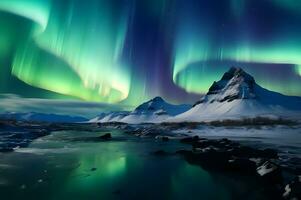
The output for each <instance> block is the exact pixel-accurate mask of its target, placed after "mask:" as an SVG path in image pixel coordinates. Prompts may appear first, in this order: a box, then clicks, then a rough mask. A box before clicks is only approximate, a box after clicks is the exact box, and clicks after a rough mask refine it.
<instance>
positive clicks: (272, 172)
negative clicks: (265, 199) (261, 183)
mask: <svg viewBox="0 0 301 200" xmlns="http://www.w3.org/2000/svg"><path fill="white" fill-rule="evenodd" d="M257 173H258V174H259V175H260V177H262V178H263V179H264V180H266V181H268V182H272V183H275V184H277V183H281V182H282V181H283V179H282V175H281V168H280V166H278V165H277V164H275V163H273V162H271V161H266V162H264V163H263V164H262V165H261V166H259V167H257Z"/></svg>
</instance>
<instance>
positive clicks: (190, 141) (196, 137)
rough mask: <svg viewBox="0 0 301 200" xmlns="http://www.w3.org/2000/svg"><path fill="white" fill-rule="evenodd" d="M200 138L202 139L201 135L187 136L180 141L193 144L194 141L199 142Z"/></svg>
mask: <svg viewBox="0 0 301 200" xmlns="http://www.w3.org/2000/svg"><path fill="white" fill-rule="evenodd" d="M199 139H200V138H199V136H193V137H186V138H183V139H181V140H180V142H182V143H188V144H192V143H194V142H197V141H198V140H199Z"/></svg>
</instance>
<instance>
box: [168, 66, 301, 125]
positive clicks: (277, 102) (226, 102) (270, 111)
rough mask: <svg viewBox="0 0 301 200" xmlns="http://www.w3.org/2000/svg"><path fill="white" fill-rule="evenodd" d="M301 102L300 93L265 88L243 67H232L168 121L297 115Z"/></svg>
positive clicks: (300, 114)
mask: <svg viewBox="0 0 301 200" xmlns="http://www.w3.org/2000/svg"><path fill="white" fill-rule="evenodd" d="M300 105H301V98H300V97H292V96H285V95H282V94H279V93H277V92H273V91H269V90H267V89H264V88H262V87H261V86H259V85H258V84H257V83H256V82H255V79H254V78H253V77H252V76H251V75H250V74H248V73H247V72H245V71H244V70H243V69H241V68H234V67H232V68H231V69H230V70H229V71H227V72H226V73H225V74H224V75H223V76H222V78H221V79H220V80H219V81H217V82H214V83H213V84H212V86H211V87H210V88H209V91H208V93H207V94H206V95H205V96H203V97H202V98H201V100H200V101H198V102H196V103H195V104H194V105H193V108H191V109H190V110H188V111H187V112H185V113H182V114H179V115H177V116H175V117H174V118H173V119H171V120H170V121H171V122H182V121H197V122H198V121H213V120H224V119H242V118H254V117H262V116H269V117H271V116H273V117H278V118H279V117H285V118H286V117H290V118H291V117H294V118H299V117H300V116H301V112H300V111H301V106H300Z"/></svg>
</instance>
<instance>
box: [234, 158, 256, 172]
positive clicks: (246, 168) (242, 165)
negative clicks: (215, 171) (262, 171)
mask: <svg viewBox="0 0 301 200" xmlns="http://www.w3.org/2000/svg"><path fill="white" fill-rule="evenodd" d="M228 169H229V170H231V171H235V172H242V173H248V174H255V173H256V163H255V162H253V161H251V160H249V159H247V158H235V159H231V160H229V161H228Z"/></svg>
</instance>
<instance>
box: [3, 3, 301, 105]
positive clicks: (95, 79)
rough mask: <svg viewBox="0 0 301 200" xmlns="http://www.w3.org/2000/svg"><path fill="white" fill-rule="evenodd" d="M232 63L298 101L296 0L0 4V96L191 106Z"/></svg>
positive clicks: (300, 36)
mask: <svg viewBox="0 0 301 200" xmlns="http://www.w3.org/2000/svg"><path fill="white" fill-rule="evenodd" d="M231 66H239V67H242V68H243V69H245V70H246V71H247V72H249V73H250V74H252V75H253V76H254V78H255V80H256V81H257V82H258V83H259V84H260V85H261V86H263V87H265V88H267V89H270V90H274V91H277V92H280V93H283V94H287V95H297V96H301V1H300V0H136V1H135V0H119V1H118V0H0V93H3V94H4V93H5V94H6V93H11V94H17V95H20V96H23V97H33V98H46V99H82V100H83V101H94V102H104V103H120V102H122V103H125V104H127V105H137V104H139V103H141V101H144V100H146V99H149V98H152V97H154V96H158V95H159V96H162V97H164V98H165V99H167V100H169V101H171V102H174V103H180V102H193V101H195V100H196V99H198V98H199V97H200V96H201V95H202V94H204V93H206V92H207V90H208V88H209V87H210V85H211V84H212V82H213V81H215V80H219V79H220V77H221V76H222V74H223V73H224V72H225V71H226V70H228V69H229V68H230V67H231Z"/></svg>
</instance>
